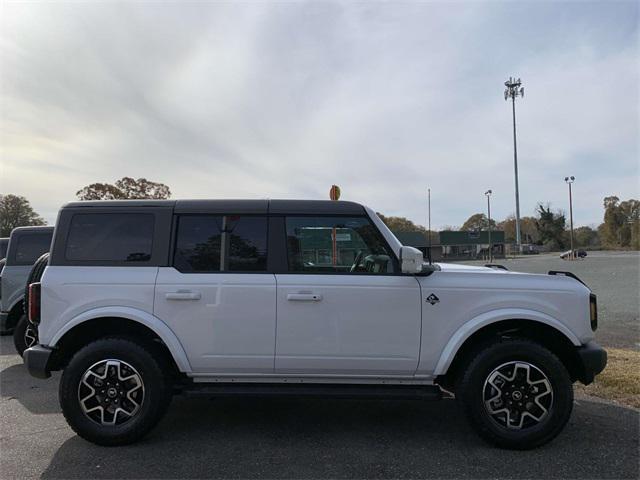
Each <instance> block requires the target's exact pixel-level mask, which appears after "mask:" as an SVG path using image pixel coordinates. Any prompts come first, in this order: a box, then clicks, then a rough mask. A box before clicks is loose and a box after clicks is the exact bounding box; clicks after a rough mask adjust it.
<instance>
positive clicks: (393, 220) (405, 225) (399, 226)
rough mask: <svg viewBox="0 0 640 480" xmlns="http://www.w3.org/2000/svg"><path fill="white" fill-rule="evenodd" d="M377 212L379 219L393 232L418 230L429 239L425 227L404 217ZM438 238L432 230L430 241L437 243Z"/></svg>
mask: <svg viewBox="0 0 640 480" xmlns="http://www.w3.org/2000/svg"><path fill="white" fill-rule="evenodd" d="M377 213H378V216H379V217H380V220H382V221H383V222H384V224H385V225H386V226H387V227H389V230H391V231H394V232H420V233H422V234H423V235H424V236H425V237H426V238H427V240H428V239H429V237H428V232H427V229H426V228H425V227H423V226H422V225H417V224H415V223H413V222H412V221H411V220H409V219H408V218H405V217H387V216H385V215H382V214H381V213H380V212H377ZM438 238H439V237H438V234H437V232H434V231H433V230H432V231H431V241H432V242H433V243H438V241H439V240H438Z"/></svg>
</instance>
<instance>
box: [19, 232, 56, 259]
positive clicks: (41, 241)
mask: <svg viewBox="0 0 640 480" xmlns="http://www.w3.org/2000/svg"><path fill="white" fill-rule="evenodd" d="M50 247H51V234H50V233H44V234H43V233H40V234H26V235H21V236H19V237H18V245H17V248H16V257H15V263H16V264H17V265H32V264H33V263H35V261H36V260H37V259H38V257H40V255H42V254H43V253H46V252H48V251H49V248H50Z"/></svg>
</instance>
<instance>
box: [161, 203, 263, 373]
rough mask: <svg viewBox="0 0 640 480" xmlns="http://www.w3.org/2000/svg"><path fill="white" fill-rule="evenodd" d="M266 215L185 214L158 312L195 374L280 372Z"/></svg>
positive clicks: (165, 272)
mask: <svg viewBox="0 0 640 480" xmlns="http://www.w3.org/2000/svg"><path fill="white" fill-rule="evenodd" d="M266 257H267V218H266V216H238V215H200V214H198V215H181V216H180V217H179V218H178V226H177V234H176V247H175V253H174V256H173V260H172V266H171V267H161V268H160V269H159V272H158V278H157V280H156V291H155V305H154V312H155V315H156V316H157V317H159V318H160V319H162V320H163V321H164V322H165V323H166V324H167V325H168V326H169V327H170V328H171V330H173V332H174V333H175V334H176V335H177V337H178V339H179V340H180V342H181V343H182V346H183V347H184V349H185V351H186V353H187V357H188V358H189V362H190V363H191V367H192V368H193V370H194V372H196V373H208V374H245V373H246V374H249V373H251V374H253V373H273V362H274V353H275V329H276V282H275V277H274V275H273V274H269V273H266Z"/></svg>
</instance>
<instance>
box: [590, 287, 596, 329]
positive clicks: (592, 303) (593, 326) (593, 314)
mask: <svg viewBox="0 0 640 480" xmlns="http://www.w3.org/2000/svg"><path fill="white" fill-rule="evenodd" d="M589 316H590V317H591V330H593V331H594V332H595V331H596V330H597V329H598V300H597V299H596V296H595V295H594V294H593V293H592V294H591V295H589Z"/></svg>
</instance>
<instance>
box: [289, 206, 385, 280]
mask: <svg viewBox="0 0 640 480" xmlns="http://www.w3.org/2000/svg"><path fill="white" fill-rule="evenodd" d="M287 253H288V261H289V272H291V273H353V274H358V273H363V274H388V273H394V271H395V264H394V262H393V260H392V259H393V256H392V253H391V251H390V250H389V247H388V246H387V245H386V243H385V241H384V239H383V238H382V236H381V235H380V232H378V230H377V229H376V228H375V227H374V226H373V225H372V224H371V222H370V221H369V219H368V218H365V217H288V218H287Z"/></svg>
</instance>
